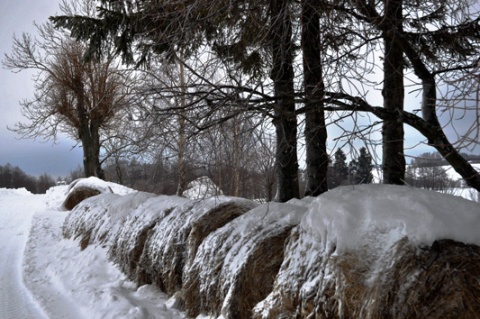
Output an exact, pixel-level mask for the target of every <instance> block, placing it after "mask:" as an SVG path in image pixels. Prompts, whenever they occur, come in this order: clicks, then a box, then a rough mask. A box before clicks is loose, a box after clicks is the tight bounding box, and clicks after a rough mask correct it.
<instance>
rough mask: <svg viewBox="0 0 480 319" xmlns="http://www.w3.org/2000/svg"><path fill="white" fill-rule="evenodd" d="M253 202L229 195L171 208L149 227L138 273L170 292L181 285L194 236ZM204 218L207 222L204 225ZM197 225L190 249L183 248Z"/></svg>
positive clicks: (216, 225)
mask: <svg viewBox="0 0 480 319" xmlns="http://www.w3.org/2000/svg"><path fill="white" fill-rule="evenodd" d="M254 205H256V204H255V203H253V202H251V201H248V200H246V199H240V198H231V197H223V196H220V197H212V198H208V199H206V200H203V201H195V202H187V203H185V204H184V205H182V206H179V207H177V208H175V209H174V210H173V211H172V212H171V213H170V214H169V215H168V216H167V217H166V218H164V219H162V220H161V221H159V223H157V224H156V226H155V227H154V228H153V229H152V233H151V235H150V237H149V238H148V240H147V242H146V244H145V249H144V250H143V253H142V256H141V257H140V261H139V263H140V264H141V265H142V270H141V271H139V272H138V275H140V276H141V277H143V279H144V280H147V281H151V282H152V283H155V284H156V285H157V286H158V287H159V288H160V289H161V290H163V291H164V292H166V293H167V294H169V295H173V294H174V293H175V292H176V291H178V290H180V289H181V287H182V276H183V269H184V265H185V263H186V261H187V259H188V251H190V253H191V254H192V253H193V251H194V250H196V248H193V247H194V245H198V239H199V238H201V237H203V236H205V235H206V234H207V233H208V231H209V230H214V229H216V228H217V227H220V226H222V225H223V224H224V223H227V222H228V221H230V220H232V219H234V218H236V217H237V216H238V214H241V213H242V212H245V211H247V210H248V209H249V208H250V207H253V206H254ZM207 220H210V221H211V225H209V226H208V227H204V229H203V230H202V231H200V229H199V228H200V227H201V226H205V225H206V222H205V221H207ZM194 226H197V229H199V230H197V231H196V234H197V235H192V236H191V237H190V238H191V241H192V243H196V244H193V246H192V249H190V250H189V249H188V248H187V243H188V238H189V235H190V233H191V230H192V227H194Z"/></svg>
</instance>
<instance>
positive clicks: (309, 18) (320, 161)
mask: <svg viewBox="0 0 480 319" xmlns="http://www.w3.org/2000/svg"><path fill="white" fill-rule="evenodd" d="M317 7H318V2H317V1H316V0H304V1H303V5H302V48H303V72H304V89H305V98H306V102H305V108H306V112H305V142H306V162H307V169H306V175H307V185H306V189H305V196H318V195H320V194H322V193H324V192H326V191H327V190H328V184H327V171H328V161H329V158H328V154H327V128H326V126H325V111H324V109H323V107H324V105H323V102H322V99H323V95H324V92H325V85H324V83H323V70H322V61H321V52H322V47H321V43H320V16H319V13H318V11H317Z"/></svg>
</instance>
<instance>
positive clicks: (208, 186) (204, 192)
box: [182, 176, 223, 199]
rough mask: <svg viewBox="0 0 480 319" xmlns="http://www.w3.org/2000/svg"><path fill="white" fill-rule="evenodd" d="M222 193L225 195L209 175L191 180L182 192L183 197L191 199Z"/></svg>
mask: <svg viewBox="0 0 480 319" xmlns="http://www.w3.org/2000/svg"><path fill="white" fill-rule="evenodd" d="M220 195H223V192H222V191H221V190H220V188H218V186H217V185H215V183H214V182H213V181H212V180H211V179H210V178H209V177H208V176H202V177H199V178H197V179H196V180H194V181H191V182H190V183H189V184H188V185H187V189H186V190H185V191H184V192H183V194H182V196H183V197H185V198H189V199H205V198H208V197H214V196H220Z"/></svg>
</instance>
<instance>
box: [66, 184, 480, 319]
mask: <svg viewBox="0 0 480 319" xmlns="http://www.w3.org/2000/svg"><path fill="white" fill-rule="evenodd" d="M479 228H480V205H479V204H478V203H474V202H471V201H467V200H464V199H461V198H459V197H455V196H449V195H443V194H438V193H434V192H430V191H424V190H419V189H412V188H408V187H400V186H388V185H362V186H347V187H340V188H337V189H334V190H332V191H330V192H327V193H326V194H323V195H321V196H319V197H318V198H306V199H304V200H292V201H291V202H290V203H286V204H280V203H267V204H263V205H260V206H258V204H255V203H254V202H251V201H248V200H245V199H239V198H230V197H224V196H219V197H211V198H208V199H204V200H189V199H185V198H180V197H174V196H154V195H152V194H147V193H139V192H137V193H130V194H126V195H124V196H120V195H116V194H112V193H105V194H101V195H98V196H95V197H91V198H88V199H86V200H84V201H83V202H81V203H80V204H78V205H77V206H76V207H75V208H74V209H73V210H72V211H71V212H70V213H69V216H68V217H67V218H66V220H65V225H64V234H65V236H70V237H78V238H79V239H81V243H82V247H86V245H87V244H89V243H97V244H101V245H104V246H106V247H107V248H109V254H110V258H111V259H112V260H113V261H115V262H116V263H117V264H118V265H119V266H120V268H121V269H122V270H123V271H124V272H125V273H126V274H127V275H128V276H129V277H130V278H131V279H134V280H136V281H137V283H139V284H148V283H153V284H155V285H157V286H158V287H160V288H161V289H162V290H163V291H165V292H167V293H168V295H169V296H172V295H175V296H176V298H177V301H179V302H178V303H177V305H180V306H183V307H184V310H185V311H186V312H187V315H189V316H192V317H194V316H199V315H201V314H206V315H211V316H213V317H219V318H234V319H242V318H251V317H253V318H292V317H295V318H385V317H389V318H469V317H470V318H471V317H474V314H478V313H480V305H479V303H478V300H480V286H479V285H478V283H479V282H480V268H479V267H478V265H479V264H480V232H479V231H478V229H479Z"/></svg>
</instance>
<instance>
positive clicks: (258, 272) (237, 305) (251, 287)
mask: <svg viewBox="0 0 480 319" xmlns="http://www.w3.org/2000/svg"><path fill="white" fill-rule="evenodd" d="M290 231H291V227H287V228H285V229H281V230H280V231H279V232H275V233H273V234H271V236H267V237H265V238H264V239H263V240H262V241H259V242H256V243H255V244H256V245H255V246H256V247H254V248H253V249H252V250H251V253H250V254H249V255H248V259H247V261H246V262H245V265H244V267H242V268H241V269H240V271H239V272H237V273H236V274H232V276H235V280H234V281H233V282H232V283H231V285H227V286H226V287H223V289H224V290H223V291H222V297H223V298H222V299H223V300H222V301H223V303H224V307H223V309H222V311H221V312H222V314H223V315H224V316H225V318H238V319H243V318H245V319H247V318H251V317H252V309H253V307H254V306H255V305H256V304H257V303H258V302H260V301H261V300H263V299H264V298H265V297H267V295H268V294H269V293H270V292H271V291H272V289H273V283H274V281H275V277H276V276H277V274H278V270H279V268H280V266H281V264H282V262H283V256H284V249H285V241H286V239H287V238H288V236H289V235H290ZM224 279H226V278H224Z"/></svg>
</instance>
